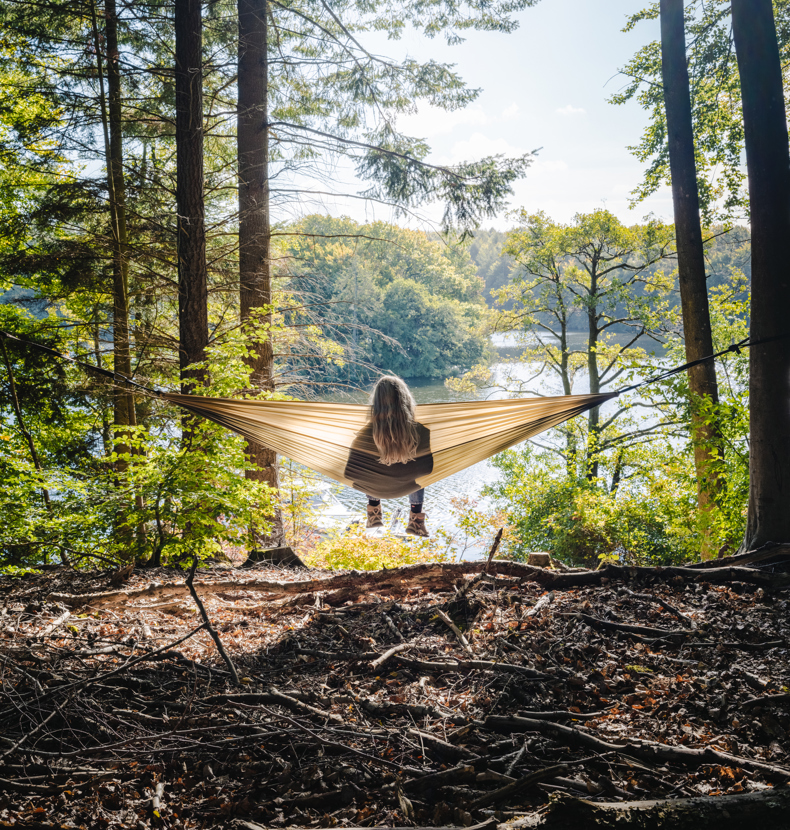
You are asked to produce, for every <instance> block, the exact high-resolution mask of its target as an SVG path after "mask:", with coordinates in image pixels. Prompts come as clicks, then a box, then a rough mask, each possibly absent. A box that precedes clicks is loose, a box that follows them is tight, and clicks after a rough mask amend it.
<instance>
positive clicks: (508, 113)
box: [502, 101, 519, 120]
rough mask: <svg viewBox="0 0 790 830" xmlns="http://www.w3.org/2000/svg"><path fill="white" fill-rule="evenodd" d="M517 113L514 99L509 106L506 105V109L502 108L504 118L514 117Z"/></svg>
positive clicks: (517, 107) (517, 108)
mask: <svg viewBox="0 0 790 830" xmlns="http://www.w3.org/2000/svg"><path fill="white" fill-rule="evenodd" d="M518 113H519V106H518V104H517V103H515V101H514V102H513V103H512V104H511V105H510V106H509V107H507V109H504V110H502V118H504V119H506V120H507V119H510V118H515V117H516V116H517V115H518Z"/></svg>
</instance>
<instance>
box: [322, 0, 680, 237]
mask: <svg viewBox="0 0 790 830" xmlns="http://www.w3.org/2000/svg"><path fill="white" fill-rule="evenodd" d="M644 5H647V2H646V0H644V2H642V0H541V2H540V3H538V5H537V6H535V7H533V8H530V9H526V10H524V11H523V12H521V13H520V14H519V15H518V20H519V21H520V24H521V25H520V26H519V28H518V29H517V30H516V31H515V32H513V33H511V34H504V33H499V32H470V33H468V36H467V39H466V41H465V42H464V43H463V44H461V45H458V46H447V45H446V43H445V42H444V40H443V39H441V38H435V39H433V40H430V39H427V38H423V37H422V36H419V35H417V34H414V33H411V34H407V35H406V36H404V38H403V39H402V40H400V41H394V42H393V41H387V40H386V39H385V38H384V37H381V38H379V39H378V40H376V36H372V37H371V36H367V37H366V38H365V41H364V45H365V46H366V48H369V49H371V50H372V51H376V52H378V53H379V54H385V55H388V56H390V57H393V58H395V57H402V56H404V55H405V54H409V55H411V56H412V57H414V58H417V59H427V58H431V57H432V58H434V59H436V60H439V61H443V62H448V63H454V64H455V65H456V69H457V71H458V72H459V73H460V74H461V76H462V77H463V78H464V80H465V81H466V83H467V84H468V85H469V86H471V87H475V88H478V87H479V88H482V92H481V94H480V96H479V97H478V99H477V100H476V101H475V102H474V103H472V104H471V105H469V106H468V107H466V108H465V109H463V110H460V111H457V112H453V113H447V112H444V111H442V110H436V109H432V108H430V107H428V106H424V107H421V108H420V110H419V112H417V113H416V114H413V115H408V116H403V117H401V118H400V119H399V120H398V126H399V128H401V129H403V130H404V131H405V132H406V133H407V134H409V135H412V136H417V137H421V138H425V139H426V140H427V141H428V143H429V145H430V146H431V147H432V151H433V152H432V155H431V156H430V157H429V159H428V160H429V161H431V162H433V163H438V164H447V163H453V162H458V161H462V160H471V159H474V158H480V157H482V156H488V155H492V154H495V153H505V154H507V155H519V154H521V153H524V152H529V151H531V150H534V149H536V148H539V147H540V148H542V149H541V150H540V152H539V153H538V156H537V159H536V161H535V163H534V164H533V166H532V167H531V168H530V170H529V172H528V173H527V175H526V177H525V178H524V179H523V180H521V181H519V182H517V183H516V184H515V186H514V195H513V197H512V198H511V200H510V207H511V208H520V207H524V208H526V209H527V210H530V211H535V210H543V211H545V212H546V213H547V214H548V215H549V216H550V217H551V218H552V219H554V220H556V221H560V222H568V221H570V220H571V219H572V217H573V215H574V214H575V213H577V212H587V211H591V210H594V209H595V208H599V207H606V208H607V209H608V210H611V211H612V212H613V213H614V214H616V215H617V216H618V217H619V218H620V219H621V220H623V221H625V222H628V223H634V222H638V221H640V220H641V219H642V218H643V217H644V216H646V215H647V214H649V213H653V214H655V215H656V216H657V217H658V218H662V219H665V220H668V221H671V220H672V202H671V193H670V191H669V189H668V188H663V189H662V190H661V191H660V192H659V193H657V194H656V195H655V196H653V197H651V198H650V199H649V200H646V201H645V202H642V203H640V204H639V205H638V206H637V207H636V208H634V209H630V208H629V194H630V192H631V191H632V190H633V189H634V188H635V187H636V186H637V185H638V183H639V182H640V180H641V174H642V170H643V166H644V165H643V164H642V163H641V162H639V161H638V160H637V159H636V158H635V157H634V156H633V155H632V154H631V153H630V151H629V150H628V145H633V144H636V143H637V142H638V141H639V138H640V135H641V133H642V131H643V129H644V128H645V126H646V124H647V123H648V117H647V116H648V114H647V112H645V111H644V110H642V108H641V107H640V106H639V104H638V103H636V102H633V101H632V102H629V104H627V105H623V106H615V105H613V104H610V103H608V100H607V99H608V98H609V97H610V96H611V95H613V94H614V93H616V92H618V91H619V90H620V89H622V87H623V86H624V85H625V82H626V79H625V78H624V77H623V76H622V75H618V70H619V68H621V67H622V66H624V65H625V63H626V62H627V61H628V59H629V58H630V57H631V56H632V55H633V54H634V53H635V52H636V51H637V49H638V48H639V47H640V46H642V45H644V44H645V43H648V42H649V41H651V40H656V39H658V35H659V31H658V21H647V22H642V23H640V24H638V25H637V27H636V28H635V30H634V31H631V32H629V33H623V32H622V31H621V30H622V28H623V26H624V25H625V22H626V18H627V15H628V14H629V13H633V12H635V11H638V10H639V9H640V8H642V7H643V6H644ZM349 183H350V182H349ZM355 189H357V190H359V189H360V187H359V185H357V187H356V188H355ZM325 207H326V209H328V210H329V211H330V212H332V213H334V214H337V213H345V214H347V215H350V216H352V217H354V218H356V219H358V220H370V219H374V218H375V219H384V220H394V221H396V222H398V224H412V225H415V224H416V225H418V226H419V225H420V223H419V222H418V221H417V220H407V219H405V218H403V217H399V218H394V217H393V216H392V215H391V214H390V213H389V211H388V210H387V209H386V208H382V207H380V206H378V207H375V206H370V205H365V203H360V202H356V203H354V202H351V201H349V202H345V203H342V202H338V203H336V204H334V205H330V204H327V205H325ZM421 212H422V213H423V214H424V215H427V216H428V217H429V218H430V219H432V220H434V221H438V219H439V218H440V216H441V208H440V206H438V205H434V206H433V207H431V208H429V209H427V210H422V211H421ZM484 224H485V226H486V227H496V228H500V229H505V228H508V227H512V225H513V220H512V219H508V218H507V216H506V215H505V214H502V215H500V216H498V217H497V219H495V220H494V221H491V222H485V223H484Z"/></svg>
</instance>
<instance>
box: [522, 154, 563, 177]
mask: <svg viewBox="0 0 790 830" xmlns="http://www.w3.org/2000/svg"><path fill="white" fill-rule="evenodd" d="M567 169H568V162H566V161H563V160H562V159H553V160H546V161H541V159H540V156H538V160H537V161H536V162H535V163H534V164H533V165H532V167H531V168H530V171H534V172H536V173H563V172H564V171H566V170H567Z"/></svg>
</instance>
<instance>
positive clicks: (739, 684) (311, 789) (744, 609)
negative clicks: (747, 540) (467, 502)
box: [0, 561, 790, 830]
mask: <svg viewBox="0 0 790 830" xmlns="http://www.w3.org/2000/svg"><path fill="white" fill-rule="evenodd" d="M483 568H484V565H483V563H480V562H476V563H475V562H467V563H459V564H455V565H417V566H409V567H406V568H403V569H395V570H391V571H385V572H376V573H372V574H371V573H342V572H327V571H316V570H304V569H284V568H272V567H265V566H256V567H254V568H250V569H246V570H234V569H227V568H223V567H216V566H215V567H211V568H208V569H202V570H200V571H198V574H197V581H196V584H195V588H196V590H197V592H198V594H199V596H200V597H201V599H202V602H203V603H204V605H205V609H206V612H207V614H208V617H209V618H210V620H211V623H212V625H213V626H214V628H215V629H216V631H217V633H218V635H219V637H220V638H221V641H222V643H223V644H224V647H225V648H226V650H227V652H228V654H229V656H230V659H231V660H232V662H233V664H234V666H235V668H236V670H237V671H238V674H239V676H240V679H239V684H238V685H236V684H234V683H233V682H232V675H231V673H230V671H229V668H228V666H227V665H226V663H225V662H224V661H223V660H222V658H221V657H220V656H219V654H218V652H217V648H216V645H215V643H214V640H212V638H211V637H210V635H209V633H208V631H207V630H206V629H205V628H204V627H203V619H202V617H201V615H200V611H199V609H198V608H197V607H196V605H195V602H194V600H193V599H192V596H191V595H190V593H189V590H188V589H187V588H186V587H185V585H184V577H185V574H184V572H182V571H178V570H176V569H164V568H163V569H157V570H139V569H138V570H136V571H133V572H124V571H121V572H118V571H102V572H99V571H94V572H90V573H86V572H75V571H71V570H67V569H65V568H64V569H50V570H48V571H46V572H45V573H43V574H28V575H26V576H24V577H22V578H11V577H2V578H0V606H2V607H1V608H0V676H1V677H2V687H1V688H0V718H1V719H2V721H1V725H0V826H4V827H5V826H16V827H31V828H39V827H63V828H112V827H130V828H138V829H139V830H143V828H146V827H174V828H199V827H209V826H226V825H231V824H232V825H233V826H236V827H245V826H246V827H248V828H254V827H255V826H257V825H264V826H266V827H286V826H292V825H298V826H301V827H335V826H337V827H346V826H354V827H362V826H374V825H386V826H399V827H408V826H411V827H417V826H419V827H435V826H444V827H446V826H470V825H481V824H483V823H486V825H485V826H491V827H494V826H496V825H497V824H501V823H503V822H510V824H511V826H541V823H542V822H543V821H544V819H545V817H546V816H548V814H549V813H550V812H551V810H552V809H553V806H556V805H557V804H559V803H561V802H563V800H565V801H569V800H573V801H576V799H584V804H586V805H587V806H588V807H589V805H594V804H596V803H597V802H601V803H602V804H604V803H605V804H607V805H613V804H616V803H618V802H628V803H630V802H633V801H634V800H641V801H644V800H649V799H653V800H667V799H670V800H675V799H678V800H683V799H688V798H693V797H696V796H705V797H707V798H709V799H711V798H712V797H713V798H715V796H720V795H721V796H724V795H726V796H728V797H729V796H731V795H732V794H736V793H741V794H749V793H755V794H756V795H755V796H754V798H759V797H761V796H762V794H764V793H766V792H778V791H780V790H782V791H784V790H785V789H787V790H788V791H790V788H787V787H786V785H787V783H788V782H790V711H788V710H789V709H790V694H789V692H790V651H788V649H790V616H789V615H788V608H790V577H788V576H787V575H786V574H781V573H776V574H770V573H766V572H765V571H758V570H753V569H751V568H747V567H741V568H716V569H711V570H697V571H693V570H692V569H688V568H686V569H674V570H673V569H664V570H663V571H654V570H651V569H627V568H617V567H610V568H608V569H607V570H606V571H603V572H586V573H582V574H576V573H566V574H557V573H555V572H553V571H548V570H544V569H540V568H530V567H529V566H526V565H518V564H516V563H506V562H501V561H494V562H493V563H492V565H491V567H490V572H489V573H484V572H483ZM579 803H580V802H579ZM733 803H734V802H733ZM785 815H788V814H787V813H785ZM517 817H526V818H523V819H519V820H518V821H515V823H514V821H513V820H514V819H517ZM788 823H790V819H788ZM558 826H559V825H558ZM562 826H569V827H570V826H578V827H584V826H593V823H592V822H590V823H588V824H585V823H576V824H573V823H569V824H564V825H562ZM596 826H598V825H596ZM601 826H603V825H601ZM606 826H608V825H606ZM618 826H619V825H618ZM640 826H642V825H640ZM645 826H659V825H657V824H648V825H645ZM662 826H663V825H662ZM673 826H674V825H673ZM696 826H697V827H702V826H703V823H697V825H696ZM705 826H707V825H705ZM718 826H724V825H718ZM769 826H774V825H771V824H770V822H769V823H763V825H762V827H763V830H765V828H767V827H769ZM776 826H779V825H776ZM783 826H784V825H783Z"/></svg>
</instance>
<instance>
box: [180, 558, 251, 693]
mask: <svg viewBox="0 0 790 830" xmlns="http://www.w3.org/2000/svg"><path fill="white" fill-rule="evenodd" d="M197 566H198V556H197V553H196V554H194V556H193V558H192V567H191V568H190V571H189V576H188V577H187V578H186V580H185V582H184V584H185V585H186V586H187V588H189V593H190V594H192V599H193V600H194V601H195V605H197V608H198V611H199V612H200V616H201V617H203V625H204V626H205V628H206V631H208V633H209V635H210V636H211V639H212V640H213V641H214V644H215V645H216V646H217V651H218V652H219V653H220V656H221V657H222V659H223V660H224V661H225V665H226V666H227V667H228V671H229V672H230V676H231V677H232V678H233V683H234V685H236V686H241V683H240V681H239V674H238V672H237V671H236V667H235V666H234V665H233V661H232V660H231V659H230V657H229V656H228V652H227V651H225V646H223V645H222V640H220V638H219V634H217V632H216V631H215V630H214V627H213V626H212V625H211V620H210V619H209V618H208V614H207V613H206V609H205V606H204V605H203V602H202V601H201V599H200V597H199V596H198V592H197V591H196V590H195V586H194V585H193V584H192V583H193V581H194V579H195V571H196V570H197Z"/></svg>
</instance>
